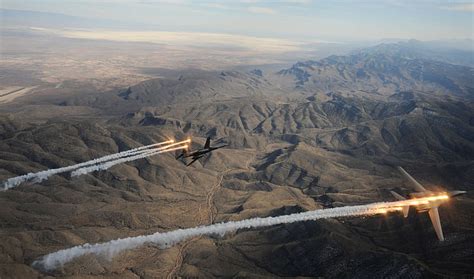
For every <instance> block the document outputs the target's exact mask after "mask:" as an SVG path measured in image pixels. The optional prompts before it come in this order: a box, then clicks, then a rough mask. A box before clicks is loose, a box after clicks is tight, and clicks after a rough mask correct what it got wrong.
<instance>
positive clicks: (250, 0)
mask: <svg viewBox="0 0 474 279" xmlns="http://www.w3.org/2000/svg"><path fill="white" fill-rule="evenodd" d="M311 2H312V0H278V1H265V0H240V3H246V4H255V3H262V4H310V3H311Z"/></svg>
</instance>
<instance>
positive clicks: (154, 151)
mask: <svg viewBox="0 0 474 279" xmlns="http://www.w3.org/2000/svg"><path fill="white" fill-rule="evenodd" d="M176 144H178V143H174V144H171V145H173V146H175V145H176ZM180 144H182V143H180ZM169 147H170V146H169V145H168V146H165V147H162V148H156V149H152V150H150V151H148V150H147V152H143V153H140V154H138V155H135V156H130V157H125V158H120V159H117V160H114V161H109V162H105V163H103V164H100V165H93V166H89V167H85V168H80V169H77V170H75V171H73V172H71V177H74V176H79V175H83V174H86V173H90V172H94V171H100V170H106V169H108V168H111V167H113V166H115V165H117V164H122V163H125V162H130V161H135V160H138V159H142V158H146V157H150V156H154V155H157V154H161V153H165V152H170V151H175V150H179V149H185V148H186V146H185V145H182V146H177V147H173V148H169Z"/></svg>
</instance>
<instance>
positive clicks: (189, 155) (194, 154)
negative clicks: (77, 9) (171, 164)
mask: <svg viewBox="0 0 474 279" xmlns="http://www.w3.org/2000/svg"><path fill="white" fill-rule="evenodd" d="M224 146H227V144H225V145H219V146H212V147H211V138H210V137H208V138H207V139H206V143H205V144H204V147H203V148H201V149H198V150H196V151H193V152H191V150H190V149H187V150H186V149H183V151H182V153H181V154H179V155H178V156H177V157H176V160H180V159H181V160H182V161H183V163H185V164H186V162H185V161H184V159H185V158H192V160H191V162H190V163H187V164H186V166H190V165H191V164H192V163H194V162H196V160H198V159H200V158H202V157H204V156H205V155H206V154H208V153H210V152H212V151H214V150H216V149H219V148H222V147H224Z"/></svg>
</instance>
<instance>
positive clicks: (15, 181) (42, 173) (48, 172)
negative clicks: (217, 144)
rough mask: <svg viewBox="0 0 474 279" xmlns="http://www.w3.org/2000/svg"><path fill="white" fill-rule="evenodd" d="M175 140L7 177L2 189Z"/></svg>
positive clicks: (171, 141)
mask: <svg viewBox="0 0 474 279" xmlns="http://www.w3.org/2000/svg"><path fill="white" fill-rule="evenodd" d="M173 142H174V141H173V140H168V141H165V142H159V143H154V144H150V145H145V146H141V147H138V148H134V149H130V150H126V151H122V152H119V153H115V154H111V155H107V156H104V157H100V158H97V159H93V160H90V161H87V162H83V163H79V164H75V165H72V166H67V167H62V168H57V169H49V170H44V171H40V172H35V173H28V174H25V175H21V176H16V177H12V178H9V179H7V180H6V181H5V182H4V183H3V185H2V188H0V191H2V190H3V191H5V190H8V189H11V188H13V187H16V186H18V185H20V184H21V183H23V182H26V181H30V180H33V181H34V182H36V183H39V182H41V181H43V180H46V179H48V178H49V177H50V176H52V175H55V174H59V173H63V172H69V171H72V170H75V169H78V168H82V167H86V166H89V165H94V164H98V163H102V162H106V161H110V160H115V159H118V158H121V157H124V156H131V155H134V154H137V153H143V152H147V151H148V150H149V149H150V148H153V147H156V146H161V145H164V144H168V143H171V144H173ZM165 147H166V146H165ZM165 147H162V148H165Z"/></svg>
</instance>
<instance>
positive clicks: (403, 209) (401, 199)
mask: <svg viewBox="0 0 474 279" xmlns="http://www.w3.org/2000/svg"><path fill="white" fill-rule="evenodd" d="M390 193H392V195H393V196H394V197H395V198H396V199H397V200H399V201H403V200H406V199H405V198H404V197H402V196H401V195H400V194H398V193H396V192H394V191H390ZM402 211H403V217H405V218H407V217H408V212H409V211H410V206H408V205H406V206H402Z"/></svg>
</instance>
